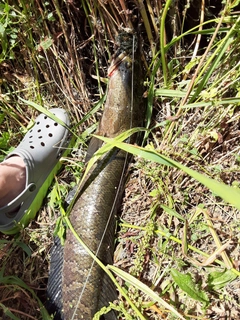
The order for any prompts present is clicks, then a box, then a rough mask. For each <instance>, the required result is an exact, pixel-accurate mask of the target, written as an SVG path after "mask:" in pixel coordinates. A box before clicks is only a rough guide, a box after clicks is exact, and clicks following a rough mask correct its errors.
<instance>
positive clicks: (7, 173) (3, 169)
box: [0, 156, 26, 208]
mask: <svg viewBox="0 0 240 320" xmlns="http://www.w3.org/2000/svg"><path fill="white" fill-rule="evenodd" d="M25 183H26V167H25V163H24V161H23V159H22V158H21V157H19V156H13V157H10V158H8V159H7V160H5V161H3V162H2V163H0V208H1V207H3V206H5V205H6V204H7V203H9V202H10V201H12V200H13V199H15V198H16V197H17V196H18V195H19V194H20V193H21V192H22V191H23V189H24V187H25Z"/></svg>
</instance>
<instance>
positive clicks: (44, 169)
mask: <svg viewBox="0 0 240 320" xmlns="http://www.w3.org/2000/svg"><path fill="white" fill-rule="evenodd" d="M49 111H50V112H51V113H52V114H54V115H55V116H56V117H57V118H59V119H60V120H62V121H63V122H64V123H65V124H66V126H69V118H68V115H67V113H66V111H65V110H63V109H59V108H56V109H51V110H49ZM70 138H71V134H70V132H69V130H68V129H66V128H65V127H63V126H62V125H60V124H59V123H57V122H55V121H54V120H52V119H50V118H49V117H47V116H46V115H45V114H40V115H39V116H38V117H37V118H36V120H35V124H34V126H33V128H32V129H31V130H30V131H29V132H28V133H27V134H26V136H25V137H24V139H23V141H22V142H21V143H20V144H19V146H18V147H17V148H16V149H15V150H14V151H13V152H11V153H10V154H9V155H8V156H7V157H6V159H8V158H10V157H12V156H16V155H17V156H20V157H21V158H23V160H24V162H25V165H26V185H25V189H24V190H23V192H22V193H21V194H19V196H18V197H17V198H15V199H14V200H12V201H11V202H10V203H8V204H7V205H6V206H4V207H2V208H0V231H2V232H3V233H7V234H13V233H16V232H18V231H19V230H20V229H22V228H24V227H25V226H26V225H27V224H28V223H29V221H30V220H31V219H33V218H34V217H35V215H36V213H37V212H38V210H39V209H40V207H41V204H42V201H43V199H44V197H45V196H46V193H47V190H48V188H49V186H50V184H51V182H52V180H53V178H54V175H55V174H56V173H57V171H58V170H59V169H60V167H61V163H60V162H59V159H60V157H61V156H63V155H66V154H67V153H68V152H69V145H70ZM6 159H5V160H6Z"/></svg>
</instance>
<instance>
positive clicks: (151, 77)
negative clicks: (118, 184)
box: [0, 0, 240, 319]
mask: <svg viewBox="0 0 240 320" xmlns="http://www.w3.org/2000/svg"><path fill="white" fill-rule="evenodd" d="M203 4H204V1H202V5H203ZM128 5H129V4H128V3H127V2H126V1H119V2H118V1H114V2H113V3H107V2H105V1H92V2H89V1H85V0H84V1H81V3H80V4H78V3H75V2H70V1H66V2H64V3H63V2H60V1H58V0H52V1H49V2H44V3H40V2H39V1H36V2H26V1H25V0H21V1H12V3H11V4H9V3H8V2H5V1H4V2H3V3H1V5H0V39H1V53H0V63H1V66H0V68H1V69H0V71H1V78H0V85H1V89H0V90H1V91H0V104H1V111H2V113H1V114H0V116H1V117H0V129H1V138H0V148H1V151H2V152H1V160H2V159H3V158H4V156H5V154H6V153H7V152H9V151H10V150H11V148H13V147H14V146H16V145H17V144H18V143H19V141H20V140H21V139H22V137H23V135H24V134H25V133H26V131H27V128H28V124H29V122H30V123H31V121H32V120H33V119H34V117H35V116H36V114H37V113H38V112H44V113H46V114H47V113H48V111H47V110H48V109H49V108H50V107H54V106H58V107H63V108H65V109H67V110H68V111H69V113H70V115H71V119H72V131H73V134H74V135H76V136H77V142H76V145H75V148H74V149H76V148H77V149H78V148H79V146H80V149H81V148H82V149H83V153H84V150H86V145H87V143H88V139H89V138H90V135H91V134H92V133H93V132H94V131H95V128H96V125H97V121H98V119H99V117H100V114H101V110H102V107H103V105H104V94H105V92H106V82H107V81H106V78H107V67H108V65H109V60H110V59H111V55H112V54H113V53H114V40H115V34H116V32H117V31H118V30H119V29H120V26H121V28H123V27H128V28H131V27H132V26H133V24H134V21H135V19H138V20H141V24H140V25H138V26H137V28H140V30H141V31H140V33H141V35H142V38H143V64H144V65H145V66H146V75H145V79H144V80H145V93H144V96H145V97H146V100H147V101H146V104H147V112H146V117H145V118H146V128H147V130H145V131H144V146H143V147H142V148H139V147H136V146H131V145H127V144H125V143H123V142H122V141H123V140H124V139H125V138H126V137H127V135H128V133H125V135H124V134H123V135H122V137H120V138H119V139H118V140H114V141H109V140H107V139H105V140H106V141H107V142H109V143H110V144H106V145H105V146H104V147H103V150H101V151H105V152H106V151H107V150H108V148H111V147H112V146H113V145H115V146H118V147H120V148H123V149H125V150H126V151H128V152H130V153H132V154H135V155H136V156H137V157H136V158H135V159H136V163H135V168H133V169H132V175H131V180H130V183H131V181H135V180H136V181H137V182H136V184H134V185H132V186H131V187H130V188H129V189H127V191H126V193H128V194H129V196H128V197H129V198H130V199H128V198H127V196H126V198H125V205H123V207H124V206H126V208H127V209H126V210H124V209H123V215H124V217H123V220H122V222H121V223H120V231H119V234H118V246H117V250H118V258H117V259H116V266H107V267H104V266H103V268H104V269H105V270H106V271H107V272H108V273H109V274H111V277H112V278H113V281H114V282H115V284H116V286H117V287H118V288H119V292H120V293H121V294H122V296H123V297H124V299H123V298H120V300H119V302H118V303H116V304H115V305H111V306H110V308H115V309H116V310H119V312H120V314H122V315H123V317H125V318H126V319H136V318H137V317H138V318H140V319H145V318H150V319H161V318H166V319H172V318H173V317H174V315H173V314H174V313H175V315H176V314H180V315H178V317H179V318H180V317H182V318H186V319H192V318H197V319H202V318H203V317H208V316H209V315H211V314H212V315H213V316H215V317H216V316H217V317H220V311H219V310H220V308H219V310H218V311H216V310H215V311H214V305H215V304H217V303H219V304H222V305H221V308H229V309H231V307H232V309H233V310H238V312H239V309H237V308H238V307H237V306H236V302H235V301H234V289H232V290H231V289H229V287H230V284H231V283H233V284H234V283H235V282H234V281H237V280H236V278H237V277H239V270H238V268H237V264H236V261H237V260H238V259H239V253H238V251H239V241H237V239H238V236H239V231H240V227H239V222H238V221H239V212H238V211H237V209H239V208H240V204H239V199H240V196H239V193H240V191H239V186H240V184H239V179H240V178H239V162H240V157H239V138H238V137H239V127H238V122H239V103H240V96H239V78H240V64H239V38H240V35H239V26H240V18H239V16H238V14H236V13H234V10H235V9H236V8H235V7H236V5H237V1H232V2H230V1H227V2H226V3H224V4H223V7H222V10H221V11H220V12H218V14H217V16H215V17H214V15H213V14H212V16H211V17H209V18H208V16H207V15H206V12H208V10H209V8H204V7H202V8H201V9H200V10H199V17H200V15H201V18H200V19H199V21H202V24H200V23H199V24H198V23H195V25H194V26H191V27H190V28H188V29H187V27H186V26H187V23H188V19H189V16H188V14H190V13H189V12H191V11H189V10H191V6H190V8H187V7H185V6H182V7H181V10H182V11H181V10H179V12H181V15H180V18H179V20H178V17H179V12H176V10H174V7H173V6H172V1H166V2H162V3H160V2H158V4H157V5H155V3H154V6H153V5H152V3H151V1H149V0H148V1H145V2H143V1H136V7H135V8H134V10H133V12H131V10H127V8H128ZM175 9H176V8H175ZM210 11H211V10H210ZM210 11H209V12H210ZM73 13H74V14H73ZM204 14H205V15H204ZM210 14H211V12H210ZM169 17H171V19H170V18H169ZM131 18H132V19H131ZM169 19H170V20H171V21H170V22H173V21H174V23H175V25H174V24H173V23H169ZM132 20H133V21H132ZM33 22H34V23H33ZM135 25H136V23H135V24H134V27H136V26H135ZM169 30H170V31H169ZM169 34H170V35H169ZM189 39H191V40H189ZM206 39H207V41H206ZM204 41H205V42H204ZM204 43H205V44H204ZM56 121H57V119H56ZM19 128H20V131H19ZM81 157H82V156H81ZM82 158H83V157H82ZM82 158H81V161H82ZM96 159H97V155H96V156H95V157H94V158H93V159H92V161H91V162H90V164H89V166H91V165H92V163H93V161H94V160H96ZM65 161H66V167H67V170H65V171H64V172H63V173H62V174H61V175H60V178H58V183H57V184H55V187H54V188H53V193H54V195H53V194H52V197H51V198H50V199H49V203H48V204H46V205H45V207H44V209H43V211H42V213H41V215H40V217H39V218H38V221H37V224H34V223H33V224H32V225H31V226H30V227H29V228H27V230H25V232H23V233H22V234H21V236H20V237H21V240H20V242H21V243H22V250H23V253H22V255H23V259H22V261H23V263H24V261H26V259H25V258H26V256H27V257H28V255H29V256H33V257H34V256H38V255H39V256H41V255H44V256H45V257H46V259H45V261H49V257H48V252H49V247H50V243H51V238H52V233H53V230H54V219H55V220H56V219H57V214H55V211H58V210H59V203H60V202H61V200H62V198H63V197H64V196H65V194H66V192H67V190H68V189H70V188H72V187H73V185H74V184H75V183H76V181H75V180H74V176H77V181H79V180H80V178H81V175H82V172H79V171H80V170H82V169H79V168H82V163H81V164H80V165H79V159H78V157H75V158H73V159H70V160H69V159H65ZM134 174H135V175H134ZM69 176H70V187H69V185H68V184H69V183H68V179H69ZM136 177H137V178H136ZM134 179H135V180H134ZM66 181H67V182H66ZM61 184H62V186H63V188H62V187H61ZM56 186H57V187H56ZM55 188H56V189H55ZM131 188H132V189H131ZM56 190H57V191H56ZM134 192H135V193H134ZM55 193H56V194H57V195H56V194H55ZM141 198H144V199H145V202H146V208H145V209H144V210H146V211H144V210H143V208H142V207H143V206H144V203H141V202H140V205H139V201H140V199H141ZM236 208H237V209H236ZM136 212H137V214H136ZM49 221H50V224H49V226H48V222H49ZM62 226H63V225H62ZM73 227H74V226H73ZM73 232H74V230H73ZM39 234H41V237H39ZM44 239H48V240H44ZM2 240H3V242H2V244H1V245H2V247H1V249H2V250H5V249H4V248H6V246H8V245H9V246H10V248H12V246H14V245H16V243H14V240H13V242H11V241H10V240H11V239H10V238H9V237H5V238H4V237H3V239H2ZM9 241H10V242H9ZM16 241H17V240H16ZM18 241H19V240H18ZM44 241H45V243H44ZM9 243H10V244H9ZM13 243H14V245H13ZM36 247H37V248H39V251H38V250H37V252H35V250H36ZM33 248H34V249H33ZM26 250H28V251H27V252H26ZM12 253H13V250H11V249H9V254H5V255H4V257H3V258H4V259H5V258H6V257H7V260H8V261H9V259H11V254H12ZM4 259H3V264H2V265H1V283H2V284H3V286H10V285H14V286H15V287H19V288H24V290H25V292H27V294H30V295H31V299H33V301H36V303H37V304H38V305H39V308H40V310H41V311H38V312H37V311H36V310H34V311H33V310H31V311H29V310H28V313H29V317H28V316H27V312H25V314H24V315H22V316H24V319H25V318H26V319H29V318H31V314H30V313H31V312H33V316H32V317H38V318H39V319H41V318H42V319H48V316H47V314H46V313H45V312H46V311H45V310H44V308H43V307H42V302H41V300H40V299H39V298H38V297H37V296H36V294H35V293H34V290H33V289H31V283H26V282H27V281H28V280H26V279H28V278H26V277H25V278H24V274H25V273H29V270H28V269H27V268H26V270H25V271H24V272H23V280H22V279H21V276H20V275H19V277H18V276H16V274H10V275H9V274H7V273H6V270H5V269H4V263H5V262H4V261H5V260H4ZM12 259H14V255H13V258H12ZM47 264H48V262H47V263H46V265H47ZM33 268H35V269H37V268H40V267H38V266H37V260H34V259H33ZM44 268H46V270H44V271H40V270H39V272H40V274H41V276H42V275H43V274H44V276H45V277H47V267H46V266H45V267H44ZM113 273H114V274H117V275H118V277H120V278H122V280H120V281H119V282H118V284H117V282H116V280H114V277H113V276H112V274H113ZM188 273H190V274H191V277H189V276H188V275H187V274H188ZM32 274H33V277H35V278H36V279H37V278H38V276H39V274H38V270H37V272H35V273H34V272H32ZM177 277H178V280H177ZM36 281H37V280H36ZM186 282H189V283H190V285H189V288H188V289H186V290H185V289H184V285H186ZM33 283H34V281H33ZM45 283H46V281H45ZM33 287H35V283H34V285H33ZM235 287H237V286H235ZM226 288H227V289H226ZM197 289H200V291H201V292H204V293H205V295H206V296H207V297H208V298H209V301H211V302H210V303H209V301H208V300H207V299H205V298H204V299H205V300H204V299H203V298H201V297H199V296H197V295H196V291H197ZM213 289H214V294H213V291H212V290H213ZM13 292H14V289H13ZM223 295H224V296H225V297H226V298H227V299H226V300H227V301H230V304H229V305H227V304H224V303H225V302H223V301H222V300H221V297H222V296H223ZM203 296H204V294H203ZM13 297H14V295H13ZM199 299H200V300H199ZM201 299H202V300H201ZM0 306H1V308H2V310H3V312H4V313H5V314H6V315H8V316H9V317H10V318H12V319H15V318H14V317H16V316H17V317H18V316H19V314H17V313H16V312H15V311H14V310H11V308H10V307H8V304H7V303H6V302H5V300H4V297H3V296H0ZM20 309H21V308H20ZM20 311H23V310H22V309H21V310H20ZM105 311H106V310H105ZM105 311H104V310H102V313H104V312H105ZM36 312H37V314H38V315H37V316H36ZM217 312H218V313H217ZM100 313H101V312H100ZM100 313H99V315H98V316H97V315H96V319H98V318H99V316H100ZM233 316H234V314H233Z"/></svg>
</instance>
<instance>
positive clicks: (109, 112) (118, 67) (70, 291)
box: [59, 52, 144, 320]
mask: <svg viewBox="0 0 240 320" xmlns="http://www.w3.org/2000/svg"><path fill="white" fill-rule="evenodd" d="M119 56H120V58H119ZM109 77H110V78H109V86H108V94H107V99H106V104H105V108H104V112H103V116H102V119H101V122H100V124H99V128H98V130H97V132H96V133H97V134H99V135H102V136H107V137H115V136H117V135H118V134H120V133H122V132H124V131H126V130H128V129H130V128H133V127H137V126H140V125H142V122H143V114H144V110H143V104H142V102H141V101H142V82H141V79H142V76H141V65H140V62H139V59H135V60H134V61H133V60H132V58H131V56H130V55H129V54H126V53H124V52H123V53H120V54H118V55H117V57H115V59H113V62H112V64H111V66H110V75H109ZM100 146H101V142H99V140H97V139H96V138H93V139H92V141H91V142H90V145H89V150H88V156H87V157H88V158H90V157H91V155H92V154H93V153H94V152H95V151H96V150H97V149H98V148H99V147H100ZM127 163H128V155H127V154H126V153H125V152H124V151H122V150H119V149H116V148H115V149H113V150H111V151H110V152H109V153H107V154H105V155H104V156H103V157H102V158H100V160H99V161H97V163H96V164H95V165H94V166H93V168H92V169H91V171H90V173H89V174H88V176H87V179H86V180H85V181H84V183H83V185H82V186H81V190H80V193H79V195H78V197H77V200H76V202H75V204H74V206H73V208H72V211H71V213H70V216H69V219H70V221H71V224H72V226H73V227H74V229H75V231H76V233H77V234H78V235H79V236H80V238H81V239H82V240H83V241H84V243H85V244H86V245H87V246H88V248H90V249H91V251H92V252H94V253H95V254H96V256H97V257H98V258H99V259H100V260H101V261H102V262H103V263H104V264H105V265H106V264H112V262H113V261H112V260H113V258H112V257H113V251H114V235H115V230H116V220H115V218H116V214H117V210H118V207H119V203H120V200H121V197H122V191H123V181H124V179H123V177H124V175H125V171H126V168H127ZM63 250H64V252H63V267H62V278H61V290H62V292H61V294H60V295H59V296H60V297H61V299H62V307H63V310H62V318H64V319H66V320H70V319H84V320H90V319H92V318H93V316H94V314H95V313H96V312H97V311H98V310H100V309H101V308H102V307H103V306H107V305H108V304H109V302H110V301H113V300H114V299H115V298H116V297H117V294H116V290H115V288H114V287H113V284H112V282H111V280H110V279H109V278H108V276H107V275H106V274H105V273H104V271H103V270H102V269H101V268H100V267H99V266H98V265H97V264H96V263H95V262H93V259H92V258H91V257H90V256H89V255H88V253H87V252H86V251H85V249H84V248H83V247H82V246H81V244H80V243H79V242H78V241H77V239H76V238H75V237H74V235H73V233H72V232H71V231H70V230H67V233H66V241H65V245H64V249H63ZM104 319H106V320H107V319H109V320H110V319H111V320H113V319H117V318H116V315H115V314H114V313H113V312H110V313H109V314H107V315H105V316H104Z"/></svg>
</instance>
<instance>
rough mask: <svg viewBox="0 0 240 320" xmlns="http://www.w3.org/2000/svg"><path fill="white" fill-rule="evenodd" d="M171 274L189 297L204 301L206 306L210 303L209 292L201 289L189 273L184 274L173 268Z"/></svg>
mask: <svg viewBox="0 0 240 320" xmlns="http://www.w3.org/2000/svg"><path fill="white" fill-rule="evenodd" d="M171 275H172V278H173V280H174V281H175V283H176V284H177V285H178V286H179V288H180V289H182V291H184V292H186V293H187V295H188V296H189V297H191V298H192V299H194V300H197V301H200V302H202V303H203V304H204V305H205V306H206V305H207V304H209V299H208V296H207V294H206V293H205V292H204V291H202V290H199V288H198V286H197V285H196V284H195V283H194V282H193V280H192V277H191V275H190V274H189V273H187V274H182V273H180V272H179V271H177V270H176V269H172V270H171Z"/></svg>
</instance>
